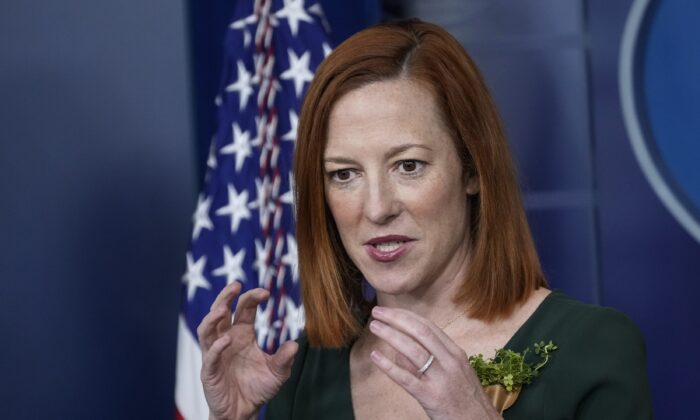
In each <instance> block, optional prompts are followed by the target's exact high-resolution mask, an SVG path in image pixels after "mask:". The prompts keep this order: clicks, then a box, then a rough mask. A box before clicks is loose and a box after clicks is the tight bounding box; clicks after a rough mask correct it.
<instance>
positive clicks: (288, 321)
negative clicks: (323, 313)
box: [284, 296, 306, 340]
mask: <svg viewBox="0 0 700 420" xmlns="http://www.w3.org/2000/svg"><path fill="white" fill-rule="evenodd" d="M284 300H285V306H286V310H287V313H286V314H285V317H284V327H285V329H286V330H287V332H288V333H289V338H290V339H292V340H296V339H297V338H298V337H299V333H301V331H303V330H304V323H305V321H306V317H305V315H304V306H303V305H301V304H299V306H297V305H296V304H295V303H294V299H292V298H290V297H289V296H287V297H285V299H284ZM285 335H286V334H285ZM285 338H286V337H285Z"/></svg>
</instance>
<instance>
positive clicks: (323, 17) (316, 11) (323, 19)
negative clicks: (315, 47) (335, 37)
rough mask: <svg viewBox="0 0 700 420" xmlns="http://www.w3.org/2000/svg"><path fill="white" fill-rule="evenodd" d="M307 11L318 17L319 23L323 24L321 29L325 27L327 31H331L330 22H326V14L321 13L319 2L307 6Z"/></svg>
mask: <svg viewBox="0 0 700 420" xmlns="http://www.w3.org/2000/svg"><path fill="white" fill-rule="evenodd" d="M309 12H311V13H313V14H315V15H317V16H318V17H320V18H321V23H322V24H323V29H325V30H326V32H327V33H330V32H331V25H330V23H328V19H326V14H325V13H323V8H322V7H321V3H316V4H314V5H313V6H311V7H309Z"/></svg>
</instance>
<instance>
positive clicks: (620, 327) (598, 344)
mask: <svg viewBox="0 0 700 420" xmlns="http://www.w3.org/2000/svg"><path fill="white" fill-rule="evenodd" d="M546 304H547V305H548V308H546V314H545V317H546V318H547V319H546V320H545V321H544V322H545V323H550V324H551V328H552V329H554V330H561V331H562V332H565V333H569V334H567V335H568V337H566V338H567V341H570V342H571V344H572V345H576V346H577V347H578V346H580V347H581V348H585V349H587V351H591V350H594V349H600V350H603V351H605V353H610V352H614V351H615V350H616V349H617V350H619V349H627V350H635V351H636V352H638V353H640V354H641V355H642V356H643V355H644V353H645V345H644V338H643V336H642V333H641V332H640V330H639V328H638V327H637V325H636V324H635V323H634V322H633V321H632V320H631V319H630V318H629V317H628V316H627V315H625V314H623V313H622V312H620V311H618V310H616V309H613V308H608V307H603V306H598V305H592V304H587V303H583V302H579V301H577V300H574V299H571V298H569V297H567V296H566V295H564V294H562V293H558V292H553V293H552V295H551V296H550V297H549V298H548V299H547V301H546Z"/></svg>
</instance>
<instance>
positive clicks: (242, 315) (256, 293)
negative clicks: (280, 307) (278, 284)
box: [233, 288, 270, 325]
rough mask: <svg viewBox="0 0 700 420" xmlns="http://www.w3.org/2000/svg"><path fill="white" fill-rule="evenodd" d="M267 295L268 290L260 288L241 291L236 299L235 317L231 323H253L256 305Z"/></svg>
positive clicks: (268, 294)
mask: <svg viewBox="0 0 700 420" xmlns="http://www.w3.org/2000/svg"><path fill="white" fill-rule="evenodd" d="M269 297H270V292H268V291H267V290H265V289H261V288H257V289H252V290H248V291H247V292H245V293H243V294H242V295H241V297H240V298H239V299H238V304H237V305H236V317H235V319H234V320H233V324H234V325H236V324H241V323H248V324H253V323H254V322H255V315H256V313H257V310H258V305H260V304H261V303H262V302H263V301H265V299H267V298H269Z"/></svg>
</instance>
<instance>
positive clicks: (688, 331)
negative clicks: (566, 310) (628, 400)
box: [0, 0, 700, 419]
mask: <svg viewBox="0 0 700 420" xmlns="http://www.w3.org/2000/svg"><path fill="white" fill-rule="evenodd" d="M386 3H387V4H388V3H391V10H392V13H393V14H394V15H400V14H405V15H412V16H419V17H422V18H424V19H426V20H431V21H434V22H436V23H440V24H442V25H443V26H445V27H446V28H447V29H448V30H450V31H451V32H452V33H453V34H454V35H455V36H456V37H457V38H458V39H459V40H460V41H461V42H462V43H463V44H464V45H465V47H466V48H467V50H468V51H469V52H470V53H471V54H472V55H473V56H474V58H475V59H476V61H477V62H478V64H479V65H480V66H481V68H482V70H483V72H484V74H485V76H486V79H487V82H488V83H489V85H490V87H491V89H492V91H493V94H494V96H495V98H496V101H497V103H498V105H499V107H500V109H501V112H502V115H503V118H504V121H505V123H506V126H507V130H508V133H509V135H510V140H511V144H512V148H513V151H514V153H515V155H516V160H517V163H518V166H519V169H520V173H521V179H522V183H523V186H524V190H525V201H526V207H527V211H528V217H529V220H530V222H531V224H532V228H533V232H534V234H535V239H536V241H537V244H538V247H539V249H540V253H541V256H542V260H543V264H544V268H545V271H546V273H547V275H548V277H549V279H550V281H551V283H552V285H553V286H554V287H556V288H559V289H563V290H564V291H566V292H567V293H569V294H571V295H573V296H576V297H577V298H579V299H582V300H586V301H590V302H596V303H599V304H604V305H608V306H613V307H616V308H618V309H620V310H622V311H623V312H625V313H627V314H628V315H629V316H630V317H631V318H633V319H634V320H635V321H636V322H637V324H638V325H639V326H640V328H641V329H642V331H643V332H644V334H645V336H646V339H647V346H648V357H649V372H650V377H651V381H652V388H653V397H654V406H655V411H656V415H657V417H658V418H661V419H666V418H691V417H693V416H692V414H691V413H694V411H695V410H693V411H691V409H692V408H691V407H688V406H687V405H684V404H679V403H678V402H679V401H684V400H685V401H692V400H693V397H694V394H693V390H694V386H693V384H694V379H695V377H696V376H697V375H698V374H700V368H699V365H698V363H699V362H697V359H696V358H694V357H693V355H692V353H691V352H692V351H693V349H696V348H698V347H699V346H700V337H699V336H698V335H697V333H696V332H695V330H696V329H697V325H698V320H700V316H699V314H698V310H697V308H696V305H695V301H696V299H697V296H699V294H700V293H699V292H700V282H698V281H697V280H698V278H699V277H700V276H699V275H700V258H698V257H700V244H699V243H698V242H697V241H695V240H693V239H692V237H691V236H690V235H689V234H688V233H687V232H686V231H685V230H684V229H682V228H681V227H680V225H679V224H678V223H677V222H676V220H675V219H674V218H673V217H672V216H671V214H670V213H669V211H668V210H667V208H666V207H664V205H663V204H662V203H661V201H660V200H659V199H658V197H657V196H656V194H655V193H654V191H653V190H652V188H651V187H650V186H649V182H648V181H647V179H646V178H645V176H644V174H643V173H642V171H641V170H640V167H639V165H638V163H637V161H636V159H635V156H634V154H633V152H632V148H631V146H630V143H629V139H628V135H627V132H626V130H625V126H624V123H623V118H622V112H621V107H620V98H619V83H618V62H619V56H620V41H621V36H622V31H623V27H624V24H625V20H626V19H627V16H628V12H629V10H630V6H631V5H632V3H633V1H632V0H619V1H614V2H611V1H606V0H587V1H583V0H528V1H522V2H512V1H505V0H500V1H495V0H471V1H459V0H439V1H438V0H435V1H431V2H425V1H393V2H386ZM696 3H697V2H694V1H692V0H665V1H659V2H655V6H654V7H655V9H654V11H653V16H657V17H656V18H650V19H649V20H648V22H647V25H648V29H647V31H648V35H647V37H646V38H644V39H645V41H644V42H643V43H642V48H643V49H649V50H650V51H651V50H652V49H654V48H656V50H662V51H682V53H679V54H680V57H681V59H684V60H687V59H688V57H690V58H693V57H694V58H697V55H696V54H698V50H697V48H696V47H695V44H696V43H697V40H698V39H699V38H698V37H697V36H694V35H692V32H690V30H689V28H688V26H687V25H684V24H681V23H682V22H680V21H679V24H678V25H675V31H671V34H670V35H667V37H666V38H657V37H656V35H654V34H658V33H659V31H662V29H663V28H665V29H663V30H664V31H666V33H667V34H668V33H669V32H668V31H669V28H668V26H669V25H668V24H667V23H662V21H664V22H667V21H668V19H669V18H668V16H671V18H670V19H671V21H673V16H674V15H673V13H671V12H670V11H669V10H670V9H669V7H675V8H680V10H684V11H685V12H686V13H685V15H686V16H685V17H686V18H687V17H688V16H695V20H694V21H696V22H697V18H699V17H700V11H698V6H697V4H696ZM323 4H324V6H325V7H326V12H327V14H328V16H329V19H330V20H331V23H332V24H333V25H334V27H335V28H336V30H335V37H336V39H337V40H342V39H343V38H344V37H345V36H347V34H350V33H352V32H354V31H355V30H357V29H360V28H362V27H363V26H365V25H366V24H369V23H373V22H375V21H377V20H378V19H379V18H380V14H379V9H380V5H379V2H378V1H370V0H366V1H363V2H356V3H354V4H355V8H350V7H349V6H348V5H347V4H349V3H348V2H332V1H325V2H323ZM231 9H232V4H231V2H229V1H223V0H217V1H211V2H195V1H189V2H186V4H184V3H181V2H163V1H158V0H157V1H155V2H146V3H144V2H134V1H129V0H127V1H125V2H120V3H119V4H118V5H117V4H112V3H108V2H88V1H85V0H67V1H63V2H60V4H59V2H37V1H35V0H29V1H24V2H15V4H3V5H2V6H0V94H2V101H1V102H0V197H2V206H0V232H1V235H2V241H0V276H1V277H0V330H1V331H3V332H4V339H3V340H2V343H3V345H2V346H0V372H2V375H1V376H0V377H1V379H0V401H2V403H3V408H4V409H3V417H5V418H12V419H15V418H17V419H23V418H163V419H171V418H172V416H173V386H174V385H173V382H174V366H175V363H174V358H175V330H176V325H177V324H176V323H177V311H178V302H179V293H180V277H181V275H182V272H183V270H184V263H183V261H184V258H183V256H184V252H185V249H186V246H187V241H188V238H189V230H190V227H189V223H190V222H189V220H190V215H191V212H192V210H193V209H194V204H195V194H196V189H197V187H196V185H197V183H198V180H199V176H198V171H197V167H201V166H200V165H201V162H202V160H203V157H204V156H206V150H207V145H208V142H209V140H210V136H211V133H213V124H214V119H213V115H214V114H213V111H211V112H210V111H209V109H213V97H214V91H215V89H216V87H217V85H218V77H219V63H220V46H221V42H222V40H223V33H224V31H225V27H226V24H227V23H228V14H229V13H230V10H231ZM658 16H662V17H663V19H662V18H659V17H658ZM676 16H677V15H676ZM676 19H679V18H676ZM689 21H693V20H692V19H689ZM662 26H663V28H662ZM654 28H656V30H655V29H654ZM671 29H674V27H673V25H671ZM662 32H663V31H662ZM674 34H675V36H674ZM684 42H687V44H683V45H679V44H682V43H684ZM659 45H660V46H661V48H659ZM664 46H666V48H663V47H664ZM694 54H695V55H694ZM642 55H643V56H645V57H646V58H647V64H648V65H653V64H656V66H655V67H653V66H652V67H649V68H645V67H644V62H642V64H640V65H641V66H642V69H641V70H640V72H641V74H643V75H645V77H646V79H643V80H646V82H645V83H646V84H647V85H648V86H646V87H645V86H642V87H640V89H642V90H643V91H647V92H649V93H648V94H647V95H646V96H644V95H642V96H643V97H644V98H646V99H647V100H651V99H650V98H651V94H652V93H653V92H657V93H658V92H662V93H663V92H668V91H673V92H675V91H674V90H673V89H674V87H677V85H674V84H673V82H674V81H676V80H677V77H676V76H674V77H672V78H671V77H664V74H667V73H665V72H664V71H663V70H664V67H663V66H658V63H659V62H660V61H659V60H661V62H667V61H666V60H671V59H673V57H672V56H666V57H661V58H657V59H652V58H650V57H651V56H652V54H651V53H644V51H643V54H642ZM685 62H687V61H685ZM659 68H660V69H661V70H659ZM655 69H656V70H655ZM654 71H657V73H654ZM655 74H656V75H657V76H653V75H655ZM672 74H675V73H672ZM652 76H653V77H652ZM688 86H689V88H688V89H686V90H688V91H689V92H691V93H692V92H697V90H693V89H692V87H693V86H695V87H697V86H698V84H697V83H695V84H693V82H692V81H690V82H689V85H688ZM677 90H678V89H677V88H676V91H677ZM695 98H696V99H697V96H695ZM657 103H658V102H656V101H651V102H648V103H646V104H642V105H641V108H640V109H642V110H643V111H644V112H646V114H645V115H646V116H647V117H650V116H652V117H653V116H654V115H659V113H660V112H663V109H661V110H659V109H658V108H659V107H658V106H657V107H655V106H654V105H655V104H657ZM690 103H691V105H690V106H692V104H693V103H697V102H692V101H691V102H690ZM699 111H700V110H699ZM696 113H697V112H696ZM652 119H653V118H652ZM681 132H682V133H695V134H694V135H695V137H693V136H692V134H691V135H690V136H689V138H690V140H687V141H688V142H689V144H691V145H692V144H698V143H700V142H699V141H698V137H697V131H696V130H695V129H694V128H693V126H692V125H690V126H688V127H687V128H684V129H683V130H681ZM694 142H695V143H694ZM689 150H691V152H690V159H689V160H690V161H691V162H694V161H697V160H698V158H700V156H694V157H693V156H692V151H693V150H697V149H692V148H691V149H689ZM693 159H694V160H693ZM689 170H690V171H691V172H690V176H689V177H688V178H687V179H691V181H692V179H695V180H700V174H698V172H697V169H695V171H696V172H694V173H693V172H692V170H693V167H692V166H691V167H690V169H689ZM693 175H695V176H694V177H693ZM684 179H685V178H684ZM691 184H692V182H691ZM694 185H695V186H697V182H696V183H695V184H694ZM690 188H694V187H693V186H692V185H691V187H690ZM695 188H696V187H695Z"/></svg>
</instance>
